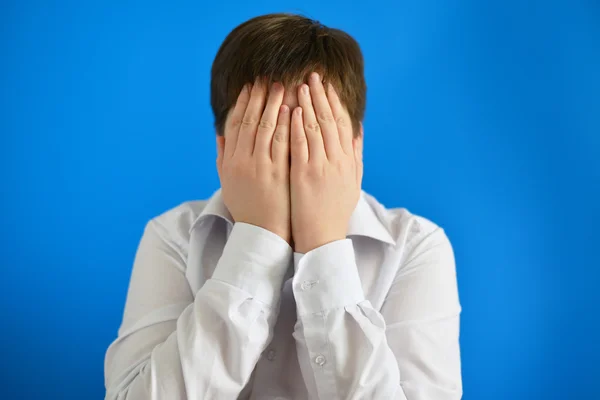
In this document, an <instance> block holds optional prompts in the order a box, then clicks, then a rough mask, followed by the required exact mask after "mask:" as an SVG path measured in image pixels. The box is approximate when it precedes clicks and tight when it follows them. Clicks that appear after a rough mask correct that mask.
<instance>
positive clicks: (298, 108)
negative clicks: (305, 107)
mask: <svg viewBox="0 0 600 400" xmlns="http://www.w3.org/2000/svg"><path fill="white" fill-rule="evenodd" d="M296 115H297V116H299V117H300V116H301V115H302V107H297V108H296Z"/></svg>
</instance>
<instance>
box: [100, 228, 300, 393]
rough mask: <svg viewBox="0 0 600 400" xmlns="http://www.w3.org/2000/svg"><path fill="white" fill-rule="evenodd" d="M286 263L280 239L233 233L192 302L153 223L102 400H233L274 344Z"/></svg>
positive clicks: (173, 250)
mask: <svg viewBox="0 0 600 400" xmlns="http://www.w3.org/2000/svg"><path fill="white" fill-rule="evenodd" d="M291 257H292V249H291V247H290V246H289V245H288V244H287V243H286V242H285V241H284V240H283V239H281V238H280V237H279V236H277V235H275V234H273V233H271V232H269V231H267V230H264V229H262V228H259V227H256V226H253V225H249V224H244V223H236V224H235V225H234V227H233V229H232V231H231V235H230V236H229V239H228V241H227V243H226V244H225V247H224V249H223V253H222V256H221V257H220V259H219V261H218V263H217V265H216V268H215V271H214V273H213V275H212V277H211V278H210V279H208V280H207V281H206V283H205V284H204V285H203V286H202V287H201V288H200V290H199V291H198V292H197V293H196V294H195V295H194V294H193V293H192V292H191V289H190V285H189V284H188V282H187V280H186V277H185V261H184V259H183V258H182V256H181V253H180V252H179V251H177V245H176V244H175V243H174V241H171V240H169V238H168V232H166V231H165V230H164V229H163V228H162V227H161V226H160V224H159V223H157V222H155V221H154V220H153V221H151V222H150V223H149V224H148V226H147V227H146V230H145V232H144V235H143V237H142V239H141V242H140V245H139V248H138V251H137V254H136V259H135V263H134V267H133V272H132V275H131V281H130V285H129V291H128V295H127V301H126V305H125V313H124V317H123V323H122V325H121V328H120V329H119V334H118V338H117V339H116V340H115V341H114V342H113V343H112V344H111V345H110V346H109V348H108V350H107V353H106V358H105V386H106V399H114V400H116V399H128V400H147V399H153V400H162V399H165V400H166V399H168V400H177V399H188V398H189V399H205V398H206V399H209V398H211V399H212V398H219V399H225V398H227V399H233V398H237V396H238V394H239V393H240V392H241V391H242V390H243V388H244V386H245V385H246V383H247V382H248V381H249V379H250V376H251V374H252V371H253V370H254V367H255V365H256V363H257V361H258V359H259V357H260V354H261V352H262V351H263V350H264V348H265V346H266V345H267V344H268V343H269V341H270V340H271V337H272V332H273V325H274V322H275V319H276V317H277V315H276V314H277V312H278V306H279V296H280V292H281V286H282V282H283V276H284V274H285V271H286V270H287V268H288V266H289V265H290V262H291Z"/></svg>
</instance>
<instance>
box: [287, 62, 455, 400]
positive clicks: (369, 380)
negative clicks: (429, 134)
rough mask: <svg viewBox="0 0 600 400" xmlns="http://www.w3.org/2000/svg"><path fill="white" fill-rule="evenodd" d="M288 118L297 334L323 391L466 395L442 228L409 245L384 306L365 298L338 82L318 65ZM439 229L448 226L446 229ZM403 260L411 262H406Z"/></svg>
mask: <svg viewBox="0 0 600 400" xmlns="http://www.w3.org/2000/svg"><path fill="white" fill-rule="evenodd" d="M298 103H299V105H300V107H298V109H296V110H294V112H293V116H292V124H291V160H292V163H291V170H290V177H291V202H292V236H293V239H294V245H295V251H296V252H298V253H303V254H305V255H304V256H303V257H302V258H301V259H299V260H297V261H298V262H297V274H296V276H295V277H294V280H295V284H294V295H295V296H296V303H297V307H298V318H299V321H298V325H297V326H296V332H295V338H296V339H297V344H298V353H299V357H300V359H301V366H302V367H301V368H302V374H303V377H304V379H305V382H306V383H307V386H309V388H312V389H313V391H315V392H316V393H318V397H319V398H320V399H362V398H376V399H398V400H441V399H444V400H449V399H457V398H460V396H461V393H460V392H461V388H460V378H459V369H458V342H457V335H458V318H457V313H458V308H457V307H456V306H457V301H456V282H455V279H454V258H453V256H452V253H451V249H450V245H449V243H448V241H447V239H446V237H445V236H444V235H442V234H441V233H436V234H435V235H434V234H432V235H431V237H429V238H424V239H423V242H422V244H420V245H417V246H416V247H414V249H413V250H412V251H410V250H409V254H411V256H412V257H411V258H410V259H409V261H408V262H407V263H406V265H403V266H402V268H401V272H399V274H398V275H397V276H396V278H395V280H394V282H393V285H392V287H391V290H390V293H389V295H388V297H387V299H386V302H385V304H384V306H383V308H382V310H381V312H378V310H376V309H374V308H373V307H372V305H371V304H370V303H369V302H368V301H367V300H365V295H364V293H363V291H362V287H361V282H360V279H359V276H358V271H357V267H356V262H355V260H354V250H353V248H352V242H351V241H349V240H348V239H346V232H347V227H348V221H349V220H350V216H351V215H352V212H353V211H354V209H355V207H356V204H357V201H358V197H359V196H360V186H361V180H362V172H363V165H362V136H363V135H362V126H361V128H360V129H361V131H360V132H354V130H353V126H355V125H356V124H354V123H352V121H351V120H350V116H349V115H348V112H347V110H346V109H345V107H344V106H343V105H342V103H341V101H340V99H339V97H338V95H337V93H336V91H335V90H334V88H333V87H332V85H331V84H329V85H328V87H327V89H325V87H324V86H323V84H322V82H321V78H320V76H319V75H318V74H316V73H313V74H311V76H310V78H309V83H308V85H306V84H303V85H301V87H300V90H299V91H298ZM440 232H441V231H440ZM403 264H404V263H403Z"/></svg>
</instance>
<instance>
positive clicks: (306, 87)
mask: <svg viewBox="0 0 600 400" xmlns="http://www.w3.org/2000/svg"><path fill="white" fill-rule="evenodd" d="M302 93H304V94H308V85H302Z"/></svg>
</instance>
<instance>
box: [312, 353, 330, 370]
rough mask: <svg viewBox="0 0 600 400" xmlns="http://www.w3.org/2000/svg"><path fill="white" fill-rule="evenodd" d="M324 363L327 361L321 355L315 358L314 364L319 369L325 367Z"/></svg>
mask: <svg viewBox="0 0 600 400" xmlns="http://www.w3.org/2000/svg"><path fill="white" fill-rule="evenodd" d="M326 361H327V360H326V359H325V357H324V356H322V355H321V354H319V355H318V356H316V357H315V364H317V365H318V366H320V367H322V366H323V365H325V362H326Z"/></svg>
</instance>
